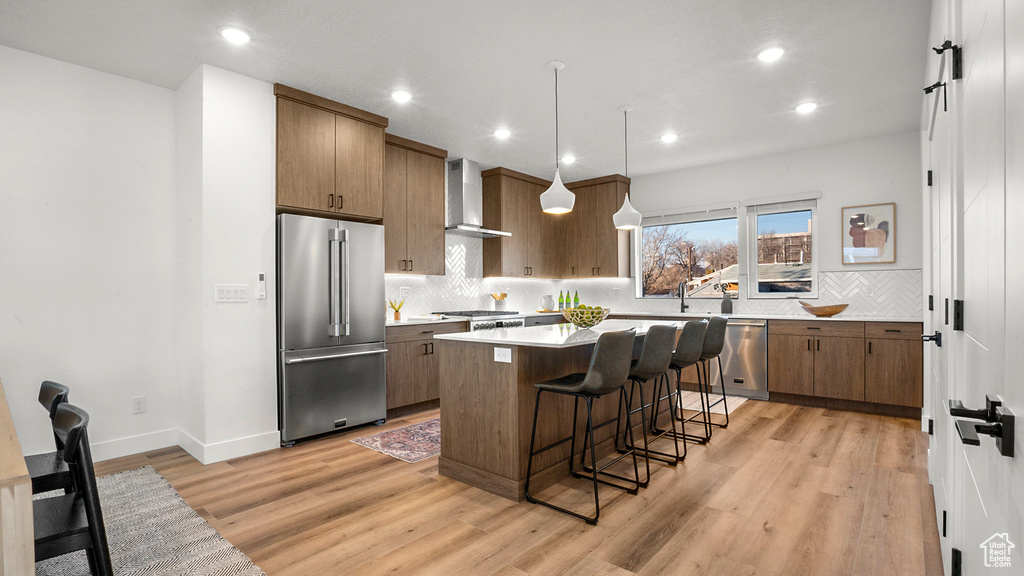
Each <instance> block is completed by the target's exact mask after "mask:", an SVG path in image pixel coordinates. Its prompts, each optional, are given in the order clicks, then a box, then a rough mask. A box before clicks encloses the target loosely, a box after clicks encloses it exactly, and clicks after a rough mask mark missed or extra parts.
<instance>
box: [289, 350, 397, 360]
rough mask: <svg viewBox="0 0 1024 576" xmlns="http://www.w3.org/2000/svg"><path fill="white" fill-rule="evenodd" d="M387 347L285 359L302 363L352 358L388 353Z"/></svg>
mask: <svg viewBox="0 0 1024 576" xmlns="http://www.w3.org/2000/svg"><path fill="white" fill-rule="evenodd" d="M386 353H387V349H386V348H385V349H383V350H368V351H366V352H348V353H346V354H324V355H323V356H308V357H305V358H289V359H287V360H285V361H284V363H285V364H300V363H302V362H316V361H319V360H337V359H338V358H352V357H355V356H372V355H374V354H386Z"/></svg>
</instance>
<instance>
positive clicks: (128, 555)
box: [36, 466, 265, 576]
mask: <svg viewBox="0 0 1024 576" xmlns="http://www.w3.org/2000/svg"><path fill="white" fill-rule="evenodd" d="M96 484H97V487H98V489H99V494H100V502H101V505H102V506H103V522H104V524H105V525H106V528H107V541H108V544H109V545H110V558H111V561H112V563H113V565H114V573H115V574H118V575H121V576H136V575H143V574H145V575H146V576H158V575H160V576H172V575H174V576H177V575H185V574H194V575H197V576H198V575H203V576H265V574H264V573H263V571H262V570H260V569H259V568H258V567H257V566H256V565H255V564H253V563H252V561H251V560H249V558H248V557H247V556H246V555H245V554H243V553H242V551H241V550H239V549H237V548H235V547H234V546H232V545H231V544H230V543H229V542H228V541H227V540H225V539H224V538H223V537H222V536H221V535H220V534H218V533H217V531H216V530H214V529H213V528H211V527H210V525H209V524H207V523H206V521H205V520H203V519H202V517H200V516H199V514H197V513H196V512H195V511H194V510H192V509H191V508H189V506H188V504H186V503H185V501H184V500H182V499H181V496H180V495H178V493H177V492H176V491H175V490H174V488H172V487H171V485H170V484H168V483H167V480H166V479H164V477H163V476H161V475H160V474H159V473H158V472H157V471H156V470H154V469H153V467H152V466H146V467H143V468H138V469H136V470H128V471H127V472H120V473H118V474H111V475H110V476H101V477H99V478H97V479H96ZM55 494H56V493H55ZM46 496H48V494H40V495H38V496H36V498H40V497H43V498H45V497H46ZM88 573H89V565H88V563H87V562H86V559H85V552H72V553H71V554H65V555H63V556H58V557H56V558H51V559H49V560H46V561H43V562H38V563H36V576H43V575H45V576H71V575H75V576H79V575H82V574H88Z"/></svg>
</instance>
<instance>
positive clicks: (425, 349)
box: [422, 342, 429, 356]
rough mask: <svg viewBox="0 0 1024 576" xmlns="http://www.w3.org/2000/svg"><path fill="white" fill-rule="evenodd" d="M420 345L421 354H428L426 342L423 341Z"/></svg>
mask: <svg viewBox="0 0 1024 576" xmlns="http://www.w3.org/2000/svg"><path fill="white" fill-rule="evenodd" d="M422 346H423V354H422V355H423V356H426V355H427V354H429V352H427V343H426V342H424V343H423V344H422Z"/></svg>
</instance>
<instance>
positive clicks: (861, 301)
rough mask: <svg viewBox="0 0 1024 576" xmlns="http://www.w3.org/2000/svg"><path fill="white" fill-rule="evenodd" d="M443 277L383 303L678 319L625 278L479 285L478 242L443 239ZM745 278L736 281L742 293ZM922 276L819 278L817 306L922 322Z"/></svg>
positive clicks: (753, 310) (390, 293) (393, 289)
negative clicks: (564, 294) (561, 307)
mask: <svg viewBox="0 0 1024 576" xmlns="http://www.w3.org/2000/svg"><path fill="white" fill-rule="evenodd" d="M445 264H446V267H447V268H446V269H447V273H446V274H445V275H444V276H406V275H401V274H388V275H386V276H385V290H386V292H387V297H388V298H396V299H399V298H401V289H402V288H403V287H406V288H409V295H408V297H407V301H406V305H405V307H404V308H403V309H402V314H403V315H404V316H409V315H414V314H424V313H429V312H437V311H445V310H489V309H492V308H493V307H494V300H493V299H492V298H491V297H490V296H489V295H488V294H490V293H491V292H507V293H508V309H509V310H517V311H519V312H528V311H533V310H538V309H539V308H540V301H541V297H542V296H544V295H545V294H552V295H554V297H555V300H556V301H557V300H558V292H559V290H562V291H565V290H568V291H571V292H579V295H580V301H581V302H583V303H585V304H591V305H601V306H610V307H611V308H612V310H613V311H621V312H665V313H671V312H678V311H679V303H678V301H677V300H676V299H674V298H673V299H654V298H647V299H640V298H636V296H635V292H636V288H635V281H634V279H632V278H601V279H590V280H542V279H529V280H527V279H523V278H484V277H483V240H481V239H479V238H467V237H464V236H457V235H454V234H448V235H446V237H445ZM746 282H747V277H746V275H740V284H741V286H745V285H746ZM744 292H745V289H743V288H741V289H740V293H741V294H740V297H739V299H738V300H736V301H735V302H734V303H733V306H734V308H733V310H734V313H737V314H766V315H776V314H782V315H792V316H796V317H804V318H806V317H807V313H806V312H804V311H803V310H802V309H801V308H800V305H799V304H797V302H796V300H788V299H782V300H779V299H769V300H763V299H755V300H751V299H748V298H746V296H745V295H744ZM688 302H689V304H690V309H689V310H688V311H690V312H695V313H703V312H718V311H719V301H718V300H713V299H709V300H698V299H691V300H689V301H688ZM921 302H922V275H921V270H864V271H850V272H846V271H843V272H820V273H819V274H818V298H817V300H816V301H815V303H816V304H818V305H822V306H823V305H827V304H841V303H848V304H849V305H850V307H849V308H847V309H846V311H845V312H843V317H845V318H878V319H885V318H898V319H914V318H918V319H919V318H920V317H921Z"/></svg>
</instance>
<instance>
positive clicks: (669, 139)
mask: <svg viewBox="0 0 1024 576" xmlns="http://www.w3.org/2000/svg"><path fill="white" fill-rule="evenodd" d="M678 138H679V136H677V135H675V134H673V133H671V132H669V133H668V134H662V135H661V141H662V142H664V143H665V144H671V143H673V142H675V141H676V140H677V139H678Z"/></svg>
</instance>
